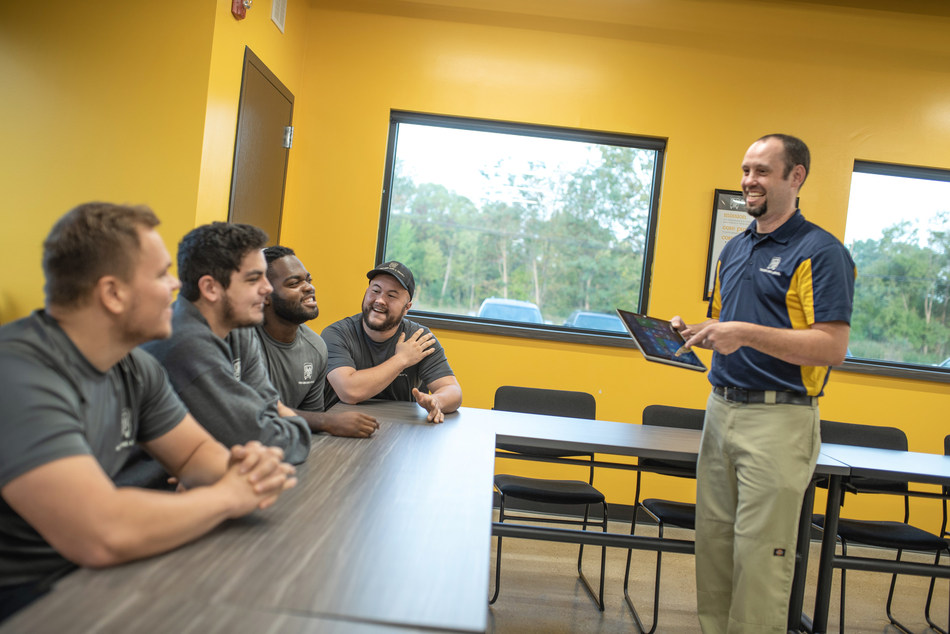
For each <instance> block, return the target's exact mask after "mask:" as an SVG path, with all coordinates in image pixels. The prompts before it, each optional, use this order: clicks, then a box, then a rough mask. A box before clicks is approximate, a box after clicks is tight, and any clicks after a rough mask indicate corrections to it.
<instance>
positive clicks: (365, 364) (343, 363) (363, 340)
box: [322, 315, 455, 409]
mask: <svg viewBox="0 0 950 634" xmlns="http://www.w3.org/2000/svg"><path fill="white" fill-rule="evenodd" d="M362 320H363V316H362V315H353V316H352V317H347V318H346V319H341V320H340V321H337V322H334V323H332V324H330V325H329V326H327V327H326V328H325V329H324V330H323V333H322V334H323V340H324V341H325V342H326V344H327V354H328V355H329V358H328V361H327V374H329V373H330V372H333V371H334V370H335V369H337V368H342V367H350V368H354V369H356V370H366V369H367V368H372V367H376V366H377V365H379V364H380V363H382V362H383V361H385V360H386V359H389V358H390V357H392V356H394V355H395V354H396V343H397V342H398V341H399V336H400V335H402V334H405V335H406V337H407V338H408V337H410V336H411V335H412V334H413V333H414V332H416V331H417V330H419V328H422V329H423V331H424V332H426V333H428V332H429V329H428V328H426V327H424V326H422V325H421V324H418V323H416V322H414V321H411V320H409V319H403V320H402V323H401V324H400V325H399V328H398V329H397V330H396V334H394V335H393V336H392V337H390V338H389V339H387V340H386V341H382V342H378V343H377V342H375V341H373V340H372V339H370V338H369V336H368V335H367V334H366V332H364V331H363V322H362ZM433 349H434V352H433V353H432V354H430V355H429V356H427V357H425V358H424V359H423V360H422V361H420V362H419V363H417V364H415V365H411V366H409V367H408V368H406V369H405V370H403V371H402V372H400V373H399V376H397V377H396V378H395V380H393V382H392V383H390V384H389V385H388V386H387V387H386V388H385V389H384V390H383V391H382V392H380V393H379V394H377V395H376V396H374V397H373V398H377V399H383V400H388V401H411V400H412V388H414V387H415V388H419V389H420V390H423V391H425V390H427V389H429V384H430V383H432V382H433V381H435V380H437V379H441V378H442V377H445V376H454V374H455V373H454V372H452V368H451V367H449V362H448V360H447V359H446V357H445V350H444V349H443V348H442V344H440V343H439V342H438V340H436V341H435V344H434V345H433ZM325 399H326V406H327V408H328V409H329V408H330V407H331V406H332V405H335V404H336V403H338V402H339V400H340V397H339V396H337V394H336V392H334V391H333V387H332V386H331V385H330V382H329V381H327V389H326V394H325Z"/></svg>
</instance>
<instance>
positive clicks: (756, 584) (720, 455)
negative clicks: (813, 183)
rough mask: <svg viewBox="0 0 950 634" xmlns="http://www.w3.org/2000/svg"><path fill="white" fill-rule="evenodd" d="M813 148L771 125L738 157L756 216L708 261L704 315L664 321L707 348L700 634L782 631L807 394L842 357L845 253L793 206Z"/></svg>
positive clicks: (813, 447) (814, 430) (811, 446)
mask: <svg viewBox="0 0 950 634" xmlns="http://www.w3.org/2000/svg"><path fill="white" fill-rule="evenodd" d="M809 165H810V155H809V152H808V147H807V146H806V145H805V144H804V143H803V142H802V141H801V140H800V139H797V138H795V137H792V136H788V135H784V134H770V135H768V136H764V137H762V138H761V139H759V140H758V141H756V142H755V143H753V144H752V145H751V146H750V147H749V149H748V151H747V152H746V155H745V158H744V159H743V161H742V175H743V176H742V192H743V194H744V196H745V201H746V210H747V211H748V213H749V215H751V216H752V217H753V218H754V219H755V220H753V222H752V223H751V224H750V225H749V227H748V229H746V230H745V232H744V233H742V234H740V235H738V236H736V237H735V238H733V239H732V240H730V241H729V242H728V243H727V244H726V246H725V248H724V249H723V251H722V254H721V255H720V257H719V262H718V264H717V266H716V284H715V287H714V290H713V296H712V299H711V300H710V302H709V310H708V313H707V317H708V318H709V319H708V320H707V321H705V322H703V323H702V324H698V325H693V326H687V325H686V324H685V323H684V322H683V320H682V319H681V318H680V317H678V316H677V317H674V318H673V325H674V327H675V328H677V329H678V330H679V331H680V332H681V333H682V334H683V336H684V337H685V338H686V340H687V341H686V345H687V346H690V347H693V346H695V347H701V348H708V349H712V350H713V351H714V354H713V362H712V369H711V370H710V373H709V381H710V383H712V385H713V392H712V394H710V396H709V400H708V402H707V404H706V421H705V425H704V429H703V440H702V445H701V448H700V454H699V463H698V465H697V472H696V477H697V486H696V500H697V508H696V585H697V599H698V611H699V620H700V624H701V625H702V628H703V632H704V633H705V634H719V633H724V632H729V633H738V632H749V633H755V634H763V633H767V632H774V633H776V634H778V633H780V632H781V633H784V632H785V631H786V627H787V619H788V614H787V613H788V600H789V593H790V590H791V583H792V576H793V573H794V565H795V547H796V537H797V535H796V533H797V529H798V518H799V513H800V511H801V504H802V498H803V497H804V493H805V490H806V488H807V486H808V483H809V480H810V479H811V476H812V472H813V471H814V467H815V462H816V461H817V459H818V450H819V448H820V445H821V437H820V433H819V414H818V397H819V396H821V395H822V393H823V390H824V388H825V385H826V384H827V382H828V375H829V372H830V366H833V365H838V364H840V363H842V362H843V361H844V357H845V352H846V351H847V347H848V336H849V333H850V321H851V308H852V302H853V298H854V278H855V267H854V261H853V260H852V259H851V256H850V255H849V254H848V251H847V250H846V249H845V248H844V246H843V245H842V244H841V242H840V241H839V240H837V239H836V238H835V237H834V236H832V235H831V234H830V233H828V232H827V231H825V230H823V229H821V228H820V227H818V226H817V225H814V224H812V223H810V222H808V221H807V220H805V217H804V216H803V215H802V213H801V211H799V210H798V209H797V207H796V200H797V197H798V192H799V189H800V188H801V186H802V184H803V183H804V182H805V178H806V177H807V176H808V169H809Z"/></svg>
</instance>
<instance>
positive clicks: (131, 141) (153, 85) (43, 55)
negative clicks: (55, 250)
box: [0, 0, 213, 322]
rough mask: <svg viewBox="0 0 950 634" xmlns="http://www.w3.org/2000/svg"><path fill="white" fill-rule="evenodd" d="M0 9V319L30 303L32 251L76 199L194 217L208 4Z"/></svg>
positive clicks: (185, 219)
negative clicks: (134, 205)
mask: <svg viewBox="0 0 950 634" xmlns="http://www.w3.org/2000/svg"><path fill="white" fill-rule="evenodd" d="M173 4H174V5H176V6H175V7H174V8H172V7H169V6H163V7H160V8H157V6H156V5H155V4H154V3H143V2H125V1H124V0H108V1H103V2H79V3H77V2H65V1H56V2H3V3H0V83H2V95H3V96H2V98H0V144H2V145H0V147H2V150H0V201H2V202H0V205H2V206H0V209H2V214H3V215H2V231H0V267H2V270H3V278H2V279H3V281H2V282H0V297H2V298H3V301H2V304H3V305H2V306H0V320H2V321H3V322H7V321H9V320H11V319H13V318H15V317H19V316H22V315H24V314H26V313H28V312H29V311H31V310H32V309H34V308H36V307H38V306H40V305H42V302H43V294H42V279H43V276H42V272H41V270H40V245H41V244H42V241H43V238H45V237H46V234H47V232H48V231H49V229H50V226H51V225H52V223H53V222H54V221H55V220H56V218H58V217H59V216H61V215H62V214H63V213H64V212H65V211H67V210H68V209H70V208H72V207H74V206H75V205H77V204H79V203H82V202H86V201H89V200H107V201H114V202H128V203H146V204H149V205H151V206H152V207H153V208H154V209H155V211H156V212H157V213H158V214H159V216H160V217H161V218H162V219H163V220H164V223H163V225H162V227H161V228H160V231H161V233H162V235H163V237H164V238H165V239H166V241H167V242H168V243H169V244H170V245H174V244H175V243H176V242H177V240H178V238H179V237H180V236H181V235H182V234H183V233H184V232H185V231H187V230H188V229H189V228H190V227H192V226H193V223H194V209H195V197H196V195H197V188H198V168H199V160H200V157H201V131H202V127H203V125H204V113H205V101H206V94H207V85H208V68H209V59H210V54H211V38H210V37H209V34H210V33H211V30H212V26H213V10H212V5H211V3H210V2H207V1H206V2H184V1H182V2H176V3H173Z"/></svg>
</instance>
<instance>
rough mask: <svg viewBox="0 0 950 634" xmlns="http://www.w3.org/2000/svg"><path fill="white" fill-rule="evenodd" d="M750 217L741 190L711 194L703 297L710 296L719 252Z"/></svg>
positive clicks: (719, 190)
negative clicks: (710, 218) (707, 254)
mask: <svg viewBox="0 0 950 634" xmlns="http://www.w3.org/2000/svg"><path fill="white" fill-rule="evenodd" d="M750 222H752V218H751V217H749V214H747V213H746V211H745V198H743V196H742V192H740V191H736V190H732V189H717V190H716V191H715V195H714V196H713V210H712V225H711V226H710V228H709V258H708V259H707V260H706V285H705V287H704V289H703V299H704V300H708V299H709V298H710V297H712V292H713V287H714V286H715V284H716V262H718V261H719V254H720V253H721V252H722V247H724V246H725V244H726V243H727V242H729V240H730V239H732V237H733V236H735V235H738V234H740V233H742V232H743V231H745V230H746V227H748V226H749V223H750Z"/></svg>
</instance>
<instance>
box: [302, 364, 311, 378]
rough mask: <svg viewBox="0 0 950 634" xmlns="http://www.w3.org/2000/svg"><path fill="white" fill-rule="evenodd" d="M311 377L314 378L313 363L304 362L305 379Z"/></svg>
mask: <svg viewBox="0 0 950 634" xmlns="http://www.w3.org/2000/svg"><path fill="white" fill-rule="evenodd" d="M311 379H313V364H312V363H304V364H303V380H304V381H310V380H311Z"/></svg>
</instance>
